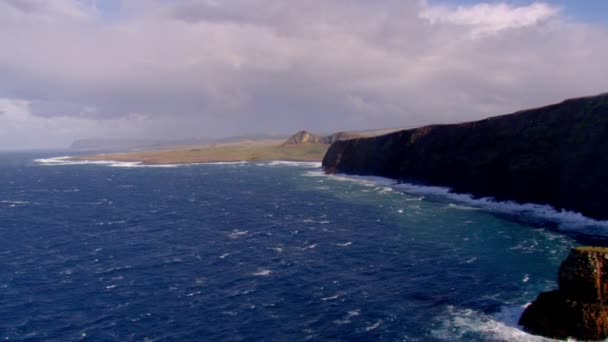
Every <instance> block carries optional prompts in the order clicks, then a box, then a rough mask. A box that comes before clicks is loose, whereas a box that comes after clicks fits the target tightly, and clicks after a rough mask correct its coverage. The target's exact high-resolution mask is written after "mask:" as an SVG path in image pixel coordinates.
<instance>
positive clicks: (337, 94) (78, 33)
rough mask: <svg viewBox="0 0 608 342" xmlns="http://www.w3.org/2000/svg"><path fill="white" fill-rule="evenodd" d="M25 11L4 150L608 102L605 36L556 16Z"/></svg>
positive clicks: (295, 5) (185, 0) (186, 5)
mask: <svg viewBox="0 0 608 342" xmlns="http://www.w3.org/2000/svg"><path fill="white" fill-rule="evenodd" d="M28 1H29V2H30V3H34V4H37V5H38V7H35V10H34V9H30V10H23V9H15V6H14V4H15V3H16V1H13V0H11V1H7V0H0V9H6V8H8V7H7V6H10V7H11V10H10V11H8V10H6V11H5V10H0V44H1V46H0V97H4V98H9V99H21V100H11V101H13V102H14V101H26V102H25V103H26V104H27V106H26V107H27V109H28V111H27V113H28V115H27V116H26V119H25V121H23V122H24V123H23V124H22V126H21V128H20V134H19V135H11V138H10V139H8V138H6V137H7V136H8V135H7V134H8V133H7V130H6V129H5V130H4V131H3V133H2V134H3V136H2V137H0V140H1V141H3V142H4V143H5V144H9V143H10V141H14V144H15V145H18V144H19V143H20V141H24V140H26V139H30V138H31V141H43V140H45V141H47V142H52V144H53V145H58V144H67V142H69V140H70V139H72V138H84V137H88V136H99V135H100V134H107V135H108V136H112V137H118V136H123V137H130V138H144V137H153V138H184V137H205V136H220V135H231V134H241V133H246V132H256V131H257V132H262V131H275V132H276V131H280V132H286V133H287V132H290V131H296V130H299V129H312V130H316V131H327V132H329V131H334V130H342V129H363V128H372V127H373V128H375V127H394V126H410V125H414V124H426V123H433V122H457V121H461V120H470V119H475V118H480V117H484V116H489V115H494V114H502V113H506V112H509V111H512V110H517V109H521V108H526V107H530V106H537V105H542V104H547V103H550V102H553V101H558V100H561V99H563V98H566V97H574V96H580V95H589V94H593V93H599V92H604V91H606V90H607V89H608V79H606V78H605V77H603V75H602V73H600V72H598V70H603V69H605V68H606V66H607V64H608V62H606V61H608V46H606V45H605V44H598V42H602V41H606V40H607V39H608V31H607V30H606V28H605V27H602V26H594V25H590V24H585V23H575V22H569V21H568V20H566V19H564V18H563V17H562V14H561V13H560V12H559V9H558V8H555V7H551V6H549V5H546V4H543V3H533V4H531V5H527V6H514V5H508V4H478V5H473V6H465V7H463V6H461V7H454V8H450V7H441V6H437V5H435V4H434V3H433V2H426V3H418V2H414V1H408V2H402V1H374V2H371V1H369V2H368V1H352V2H346V1H341V0H308V1H289V2H286V1H282V0H234V1H230V2H227V1H226V2H219V1H218V2H211V1H202V0H201V1H196V0H181V1H174V2H168V1H143V0H133V1H128V2H123V3H122V5H121V6H122V7H121V11H122V12H121V14H122V15H120V16H117V17H116V18H111V20H107V18H106V17H104V15H102V13H101V12H100V11H99V10H98V9H97V8H96V7H95V6H94V2H93V1H87V2H81V1H76V0H62V1H58V2H53V5H52V6H58V7H57V8H55V9H49V8H47V7H44V6H51V5H44V4H50V3H51V2H42V1H34V0H28ZM83 4H84V5H83ZM87 4H88V5H87ZM1 6H4V7H1ZM72 12H74V13H76V14H75V15H70V14H65V13H72ZM32 13H44V14H43V15H42V14H32ZM78 13H84V14H83V15H79V14H78ZM106 16H107V14H106ZM65 18H78V19H73V20H72V19H65ZM64 19H65V20H64ZM472 37H473V38H475V39H471V38H472ZM18 103H20V102H14V103H13V104H12V106H17V104H18ZM22 107H23V103H22ZM12 111H13V113H14V112H16V109H14V108H13V109H12ZM132 113H140V114H139V115H138V116H137V118H138V119H137V120H135V119H134V117H133V114H132ZM4 116H6V113H5V114H4ZM1 118H2V115H0V120H2V119H1ZM14 120H17V119H14ZM55 122H61V125H58V124H55ZM13 125H14V124H13ZM41 125H43V126H44V125H55V126H52V127H54V128H53V130H48V132H45V131H44V130H43V129H40V128H39V127H40V126H41ZM117 125H118V126H120V127H122V128H121V129H114V130H113V129H111V127H114V126H117ZM60 129H63V130H62V131H61V132H63V133H61V134H55V133H53V132H54V131H55V130H60ZM96 133H99V134H96ZM41 137H47V138H46V139H45V138H41Z"/></svg>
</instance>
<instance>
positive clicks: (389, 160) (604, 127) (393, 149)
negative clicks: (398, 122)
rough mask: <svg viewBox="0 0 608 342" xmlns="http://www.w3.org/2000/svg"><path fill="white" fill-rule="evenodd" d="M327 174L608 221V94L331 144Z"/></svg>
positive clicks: (326, 167) (326, 163)
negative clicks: (398, 182) (391, 181)
mask: <svg viewBox="0 0 608 342" xmlns="http://www.w3.org/2000/svg"><path fill="white" fill-rule="evenodd" d="M323 166H324V168H325V170H326V172H329V173H335V172H341V173H350V174H360V175H375V176H383V177H390V178H394V179H398V180H401V181H406V182H413V183H420V184H426V185H435V186H444V187H449V188H451V189H452V190H453V191H454V192H457V193H469V194H473V195H474V196H478V197H494V198H496V199H497V200H512V201H516V202H520V203H537V204H548V205H551V206H553V207H555V208H557V209H565V210H569V211H575V212H579V213H582V214H584V215H586V216H589V217H593V218H596V219H604V220H605V219H608V206H607V205H606V203H608V202H606V198H608V186H606V184H608V94H603V95H599V96H593V97H586V98H578V99H571V100H567V101H564V102H562V103H559V104H555V105H551V106H547V107H543V108H537V109H531V110H525V111H521V112H517V113H514V114H509V115H503V116H498V117H493V118H489V119H485V120H480V121H475V122H467V123H462V124H453V125H434V126H426V127H421V128H417V129H409V130H402V131H398V132H395V133H391V134H387V135H382V136H377V137H372V138H358V139H352V140H344V141H337V142H335V143H333V144H332V145H331V147H330V148H329V150H328V152H327V154H326V155H325V158H324V159H323Z"/></svg>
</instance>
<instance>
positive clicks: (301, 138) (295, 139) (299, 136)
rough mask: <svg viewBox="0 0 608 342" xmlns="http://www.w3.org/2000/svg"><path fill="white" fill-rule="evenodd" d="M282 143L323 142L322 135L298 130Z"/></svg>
mask: <svg viewBox="0 0 608 342" xmlns="http://www.w3.org/2000/svg"><path fill="white" fill-rule="evenodd" d="M283 144H284V145H299V144H323V137H321V136H318V135H316V134H312V133H310V132H307V131H299V132H297V133H296V134H294V135H292V136H291V137H289V139H287V141H285V143H283Z"/></svg>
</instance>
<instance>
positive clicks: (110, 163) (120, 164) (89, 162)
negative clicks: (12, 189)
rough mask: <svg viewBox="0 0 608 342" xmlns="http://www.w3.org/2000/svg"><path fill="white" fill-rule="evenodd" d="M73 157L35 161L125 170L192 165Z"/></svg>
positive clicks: (35, 160) (38, 160)
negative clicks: (101, 166)
mask: <svg viewBox="0 0 608 342" xmlns="http://www.w3.org/2000/svg"><path fill="white" fill-rule="evenodd" d="M73 158H74V157H71V156H63V157H54V158H40V159H34V162H36V163H38V164H40V165H46V166H68V165H104V166H110V167H123V168H136V167H146V168H148V167H149V168H174V167H179V166H186V165H191V164H144V163H142V162H126V161H117V160H86V159H83V160H80V159H73Z"/></svg>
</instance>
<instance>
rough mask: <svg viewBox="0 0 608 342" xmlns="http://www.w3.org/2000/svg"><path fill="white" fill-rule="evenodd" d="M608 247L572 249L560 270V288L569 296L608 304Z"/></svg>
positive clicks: (582, 300)
mask: <svg viewBox="0 0 608 342" xmlns="http://www.w3.org/2000/svg"><path fill="white" fill-rule="evenodd" d="M607 257H608V249H607V248H592V247H587V248H585V247H580V248H576V249H574V250H572V252H571V253H570V255H569V256H568V258H567V259H566V260H565V261H564V262H563V263H562V265H561V267H560V270H559V289H560V291H562V293H564V294H565V295H566V296H567V297H568V298H571V299H575V300H577V301H581V302H587V303H601V304H608V259H607Z"/></svg>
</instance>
